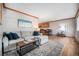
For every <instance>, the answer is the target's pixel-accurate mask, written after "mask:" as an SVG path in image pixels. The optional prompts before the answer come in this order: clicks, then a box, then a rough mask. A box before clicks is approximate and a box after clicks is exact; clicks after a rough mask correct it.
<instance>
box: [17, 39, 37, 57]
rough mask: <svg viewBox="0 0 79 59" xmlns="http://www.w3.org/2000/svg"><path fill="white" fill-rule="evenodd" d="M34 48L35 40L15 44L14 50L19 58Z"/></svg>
mask: <svg viewBox="0 0 79 59" xmlns="http://www.w3.org/2000/svg"><path fill="white" fill-rule="evenodd" d="M34 48H36V41H35V40H31V41H20V42H17V43H16V50H17V53H18V54H19V55H20V56H22V55H24V54H26V53H27V52H29V51H31V50H33V49H34Z"/></svg>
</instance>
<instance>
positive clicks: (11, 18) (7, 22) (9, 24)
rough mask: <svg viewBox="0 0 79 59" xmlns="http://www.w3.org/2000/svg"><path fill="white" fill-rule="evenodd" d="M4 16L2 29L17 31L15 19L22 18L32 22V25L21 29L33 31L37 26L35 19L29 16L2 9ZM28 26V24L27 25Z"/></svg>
mask: <svg viewBox="0 0 79 59" xmlns="http://www.w3.org/2000/svg"><path fill="white" fill-rule="evenodd" d="M3 14H4V17H3V28H4V31H19V28H18V24H17V20H18V19H24V20H29V21H32V22H33V27H31V28H22V30H23V31H33V30H35V27H38V25H37V24H38V22H37V19H34V18H31V17H29V16H26V15H23V14H20V13H17V12H14V11H11V10H7V9H4V13H3ZM27 26H28V25H27Z"/></svg>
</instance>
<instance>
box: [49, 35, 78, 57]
mask: <svg viewBox="0 0 79 59" xmlns="http://www.w3.org/2000/svg"><path fill="white" fill-rule="evenodd" d="M49 39H50V40H53V41H54V40H57V41H61V42H62V43H63V44H64V47H63V49H62V51H61V55H62V56H78V55H79V43H77V42H76V40H75V38H70V37H58V36H49Z"/></svg>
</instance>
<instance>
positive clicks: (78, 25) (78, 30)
mask: <svg viewBox="0 0 79 59" xmlns="http://www.w3.org/2000/svg"><path fill="white" fill-rule="evenodd" d="M75 37H76V40H77V41H78V42H79V16H78V17H77V18H76V33H75Z"/></svg>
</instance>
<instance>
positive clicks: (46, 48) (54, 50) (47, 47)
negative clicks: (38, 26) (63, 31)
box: [5, 40, 63, 56]
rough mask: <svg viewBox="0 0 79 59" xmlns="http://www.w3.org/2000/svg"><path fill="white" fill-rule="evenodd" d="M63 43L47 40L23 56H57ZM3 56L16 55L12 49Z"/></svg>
mask: <svg viewBox="0 0 79 59" xmlns="http://www.w3.org/2000/svg"><path fill="white" fill-rule="evenodd" d="M62 48H63V44H62V43H61V42H60V41H51V40H50V41H49V42H48V43H46V44H43V45H41V46H40V47H39V48H36V49H34V50H32V51H30V52H28V53H26V54H25V55H24V56H59V55H60V53H61V50H62ZM5 56H18V53H17V52H16V50H12V51H10V52H8V53H6V54H5Z"/></svg>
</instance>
